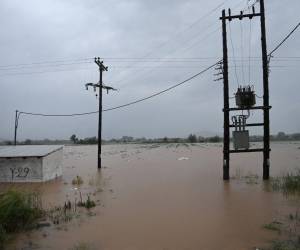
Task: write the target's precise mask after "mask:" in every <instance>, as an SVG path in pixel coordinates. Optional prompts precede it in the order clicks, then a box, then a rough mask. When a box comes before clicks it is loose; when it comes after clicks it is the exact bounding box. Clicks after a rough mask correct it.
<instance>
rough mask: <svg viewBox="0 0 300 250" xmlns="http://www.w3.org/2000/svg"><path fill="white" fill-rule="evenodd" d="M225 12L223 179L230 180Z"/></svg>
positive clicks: (223, 20)
mask: <svg viewBox="0 0 300 250" xmlns="http://www.w3.org/2000/svg"><path fill="white" fill-rule="evenodd" d="M225 15H226V14H225V10H223V11H222V34H223V81H224V86H223V93H224V110H223V112H224V148H223V179H224V180H229V160H230V158H229V157H230V156H229V147H230V144H229V143H230V131H229V89H228V51H227V31H226V19H225Z"/></svg>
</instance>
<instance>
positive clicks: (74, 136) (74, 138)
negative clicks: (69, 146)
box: [70, 134, 78, 144]
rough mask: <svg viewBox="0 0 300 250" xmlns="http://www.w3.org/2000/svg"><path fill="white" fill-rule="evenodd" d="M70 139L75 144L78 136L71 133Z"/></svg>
mask: <svg viewBox="0 0 300 250" xmlns="http://www.w3.org/2000/svg"><path fill="white" fill-rule="evenodd" d="M70 140H71V141H72V142H73V143H74V144H75V143H77V142H78V138H77V137H76V135H75V134H73V135H71V137H70Z"/></svg>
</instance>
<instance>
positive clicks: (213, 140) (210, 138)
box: [208, 135, 221, 142]
mask: <svg viewBox="0 0 300 250" xmlns="http://www.w3.org/2000/svg"><path fill="white" fill-rule="evenodd" d="M208 141H209V142H220V141H221V138H220V137H219V136H217V135H216V136H213V137H209V138H208Z"/></svg>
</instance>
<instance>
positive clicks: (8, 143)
mask: <svg viewBox="0 0 300 250" xmlns="http://www.w3.org/2000/svg"><path fill="white" fill-rule="evenodd" d="M4 143H5V145H12V142H11V141H5V142H4Z"/></svg>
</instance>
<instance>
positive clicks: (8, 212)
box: [0, 190, 44, 249]
mask: <svg viewBox="0 0 300 250" xmlns="http://www.w3.org/2000/svg"><path fill="white" fill-rule="evenodd" d="M43 215H44V212H43V210H42V208H41V201H40V197H39V195H38V194H36V193H25V192H19V191H15V190H10V191H7V192H5V193H2V194H0V249H2V248H3V244H4V242H5V240H6V239H7V236H8V234H9V233H14V232H18V231H22V230H24V229H27V228H30V227H32V226H34V224H35V223H36V222H37V220H38V219H39V218H41V217H42V216H43Z"/></svg>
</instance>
